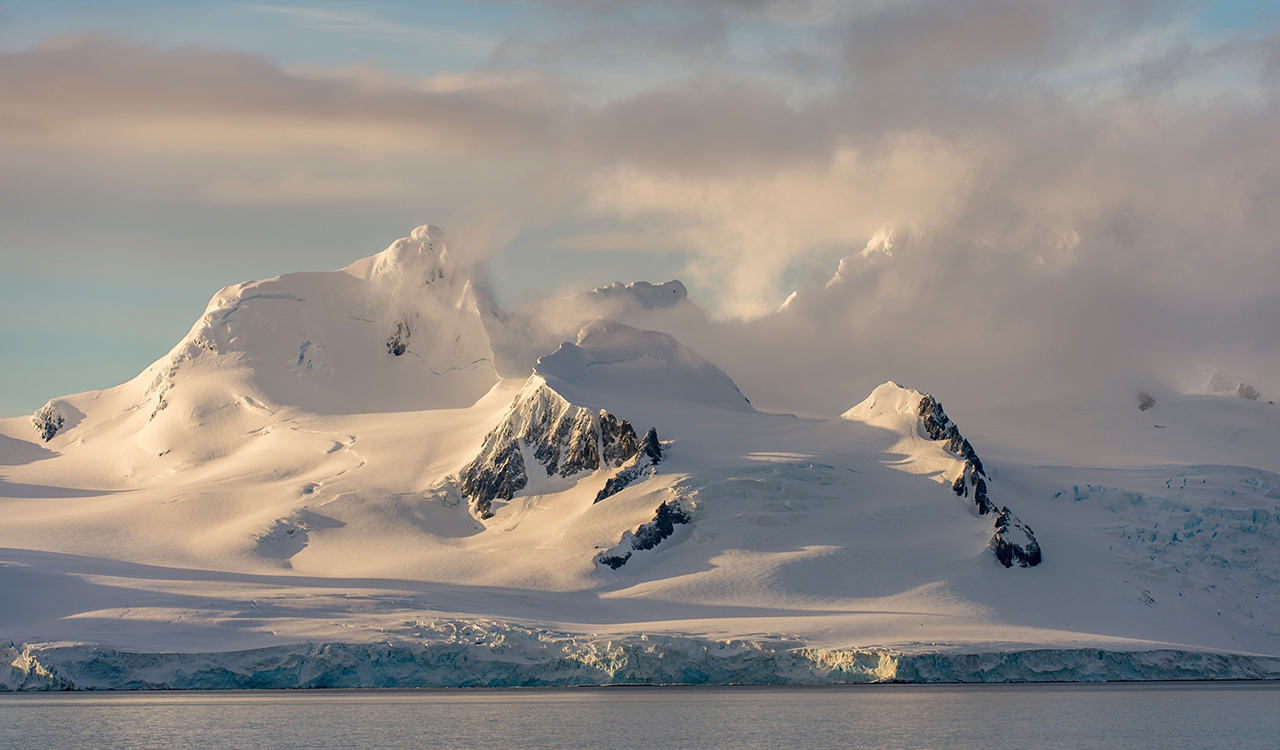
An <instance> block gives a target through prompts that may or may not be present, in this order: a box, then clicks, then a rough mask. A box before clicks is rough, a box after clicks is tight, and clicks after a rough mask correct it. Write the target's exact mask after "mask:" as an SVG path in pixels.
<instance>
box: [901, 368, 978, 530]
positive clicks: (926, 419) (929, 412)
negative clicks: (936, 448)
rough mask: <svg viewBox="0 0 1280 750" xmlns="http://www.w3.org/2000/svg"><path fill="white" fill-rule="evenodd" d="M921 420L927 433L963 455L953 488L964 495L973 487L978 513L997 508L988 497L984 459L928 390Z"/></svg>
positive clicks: (920, 408)
mask: <svg viewBox="0 0 1280 750" xmlns="http://www.w3.org/2000/svg"><path fill="white" fill-rule="evenodd" d="M918 413H919V415H920V422H921V424H922V425H923V426H924V431H925V434H926V435H928V436H929V438H930V439H931V440H945V441H946V443H947V450H949V451H951V452H952V453H954V454H956V455H957V456H959V457H960V458H962V459H964V470H963V471H961V473H960V476H958V477H956V479H955V481H954V482H952V484H951V489H952V491H954V492H955V493H956V494H957V495H960V496H961V497H969V488H970V487H972V488H973V503H974V505H976V506H977V507H978V515H980V516H985V515H987V514H988V513H990V512H992V511H994V510H995V509H996V508H995V506H994V505H992V504H991V501H990V499H988V497H987V481H986V477H987V472H986V470H985V469H984V468H983V467H982V459H981V458H978V453H977V451H975V450H974V449H973V445H972V444H970V443H969V441H968V439H966V438H965V436H964V435H961V434H960V428H958V427H956V423H955V422H952V421H951V418H950V417H948V416H947V413H946V411H944V410H943V408H942V404H941V403H940V402H939V401H938V400H937V399H935V398H934V397H933V396H930V395H929V394H927V393H926V394H924V396H923V397H922V398H921V399H920V406H919V408H918Z"/></svg>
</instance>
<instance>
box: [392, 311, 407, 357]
mask: <svg viewBox="0 0 1280 750" xmlns="http://www.w3.org/2000/svg"><path fill="white" fill-rule="evenodd" d="M411 333H412V331H411V330H410V328H409V322H408V321H407V320H397V321H396V329H395V330H394V331H392V332H391V336H389V337H388V338H387V351H388V352H389V353H391V354H394V355H396V356H397V357H399V356H400V355H402V354H404V353H405V352H406V351H408V350H409V335H410V334H411Z"/></svg>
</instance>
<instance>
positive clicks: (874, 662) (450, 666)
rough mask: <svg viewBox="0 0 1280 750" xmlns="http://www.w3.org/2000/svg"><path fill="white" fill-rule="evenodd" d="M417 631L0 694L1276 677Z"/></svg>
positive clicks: (33, 665) (127, 657) (749, 644)
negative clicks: (422, 635) (398, 638)
mask: <svg viewBox="0 0 1280 750" xmlns="http://www.w3.org/2000/svg"><path fill="white" fill-rule="evenodd" d="M419 625H420V626H422V629H424V630H431V631H434V632H433V635H435V636H437V637H436V638H433V639H431V640H424V641H420V642H384V643H305V644H295V645H289V646H275V647H269V648H259V649H251V650H246V651H230V652H221V653H145V652H127V651H120V650H115V649H98V648H91V647H83V646H63V647H52V648H33V647H31V646H28V645H22V644H13V643H9V644H5V645H0V691H23V692H35V691H59V690H267V689H319V688H468V687H563V686H586V685H743V684H748V685H839V684H865V683H918V684H929V683H989V682H1126V681H1148V680H1256V679H1280V658H1275V657H1264V656H1256V655H1244V654H1230V653H1209V652H1203V651H1179V650H1169V649H1162V650H1151V651H1108V650H1103V649H1095V648H1084V649H1035V650H1012V651H988V652H979V653H955V652H945V651H923V652H916V653H908V652H901V651H892V650H888V649H829V648H812V647H807V646H803V645H800V644H797V643H795V642H788V641H787V640H784V639H776V640H768V641H745V640H711V639H705V638H692V637H673V636H655V635H636V636H632V637H627V638H600V637H591V636H584V635H571V634H566V633H558V632H551V631H543V630H535V629H530V628H524V627H518V626H512V625H508V624H502V623H493V622H488V623H485V622H463V623H455V622H450V623H430V624H426V623H419ZM6 669H7V674H6V673H5V670H6Z"/></svg>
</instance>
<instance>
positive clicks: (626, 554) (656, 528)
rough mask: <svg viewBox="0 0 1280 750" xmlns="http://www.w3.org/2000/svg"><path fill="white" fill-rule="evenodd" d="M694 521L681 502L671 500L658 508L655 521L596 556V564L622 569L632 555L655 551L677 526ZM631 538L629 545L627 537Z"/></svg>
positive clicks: (644, 525)
mask: <svg viewBox="0 0 1280 750" xmlns="http://www.w3.org/2000/svg"><path fill="white" fill-rule="evenodd" d="M692 520H693V516H692V515H691V514H690V513H689V512H688V511H686V510H685V509H684V508H682V507H680V503H679V501H675V500H671V501H668V502H664V503H663V504H662V505H659V506H658V510H657V513H656V514H655V515H654V517H653V520H652V521H650V522H648V523H644V524H641V525H640V528H638V529H636V530H635V531H634V532H628V534H623V536H622V541H620V542H619V543H618V546H617V547H615V548H614V549H612V550H610V551H608V552H602V553H600V554H599V555H596V562H597V563H600V564H601V565H608V566H609V567H610V568H612V569H613V570H617V569H618V568H621V567H622V566H623V565H626V564H627V561H628V560H630V559H631V555H632V553H633V552H634V551H636V550H645V549H653V548H654V547H656V546H658V544H659V543H660V542H661V541H662V540H663V539H666V538H667V537H669V536H671V535H672V534H674V533H675V531H676V526H677V525H681V524H686V523H689V522H690V521H692ZM628 535H629V536H630V537H631V539H630V543H629V544H628V540H627V536H628ZM628 547H629V548H630V549H627V548H628Z"/></svg>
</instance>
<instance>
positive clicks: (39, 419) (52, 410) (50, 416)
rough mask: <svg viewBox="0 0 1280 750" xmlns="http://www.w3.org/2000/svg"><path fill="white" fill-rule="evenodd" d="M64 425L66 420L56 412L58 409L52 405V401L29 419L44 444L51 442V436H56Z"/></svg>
mask: <svg viewBox="0 0 1280 750" xmlns="http://www.w3.org/2000/svg"><path fill="white" fill-rule="evenodd" d="M66 423H67V420H66V418H65V417H63V416H62V413H61V412H59V411H58V407H56V406H54V405H53V402H52V401H50V402H49V403H47V404H45V405H44V406H42V407H40V408H39V409H37V410H36V413H35V414H34V415H32V417H31V424H32V426H34V427H35V428H36V432H38V433H39V434H40V437H42V438H44V441H45V442H46V443H47V442H49V441H50V440H53V436H54V435H57V434H58V430H61V429H62V428H63V426H64V425H66Z"/></svg>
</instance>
